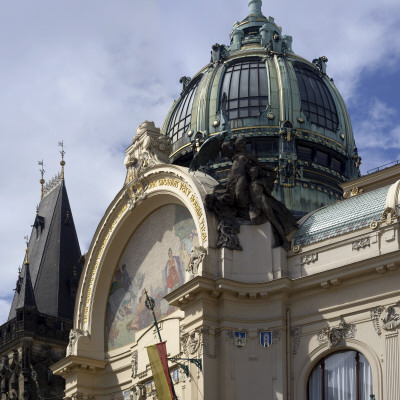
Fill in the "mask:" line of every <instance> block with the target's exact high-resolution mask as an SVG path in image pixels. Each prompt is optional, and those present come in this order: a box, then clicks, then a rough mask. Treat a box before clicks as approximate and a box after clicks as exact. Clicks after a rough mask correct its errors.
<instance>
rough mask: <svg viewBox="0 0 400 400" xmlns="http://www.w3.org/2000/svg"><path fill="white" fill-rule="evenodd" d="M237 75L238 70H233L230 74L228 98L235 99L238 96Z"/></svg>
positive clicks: (238, 74) (238, 73)
mask: <svg viewBox="0 0 400 400" xmlns="http://www.w3.org/2000/svg"><path fill="white" fill-rule="evenodd" d="M239 76H240V71H234V72H233V74H232V81H231V87H230V91H229V98H230V99H237V98H238V97H239Z"/></svg>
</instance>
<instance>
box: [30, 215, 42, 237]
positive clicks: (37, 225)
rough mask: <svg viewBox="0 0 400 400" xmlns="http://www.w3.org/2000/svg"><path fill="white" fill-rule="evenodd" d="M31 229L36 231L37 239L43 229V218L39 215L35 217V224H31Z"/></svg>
mask: <svg viewBox="0 0 400 400" xmlns="http://www.w3.org/2000/svg"><path fill="white" fill-rule="evenodd" d="M33 227H34V228H35V229H36V237H37V238H39V236H40V235H41V233H42V231H43V229H44V217H42V216H40V215H36V218H35V222H34V223H33Z"/></svg>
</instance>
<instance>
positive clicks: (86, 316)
mask: <svg viewBox="0 0 400 400" xmlns="http://www.w3.org/2000/svg"><path fill="white" fill-rule="evenodd" d="M127 208H128V205H127V204H125V205H124V206H123V207H122V209H121V211H120V212H119V213H118V215H117V217H116V218H115V220H114V221H113V223H112V224H111V227H110V229H109V230H108V232H107V235H106V237H105V238H104V240H103V244H102V245H101V247H100V250H99V252H98V254H97V258H96V263H95V264H94V267H93V270H92V275H91V277H90V281H89V288H88V291H87V296H86V306H85V313H84V317H83V322H84V323H86V322H87V320H88V314H89V303H90V299H91V294H92V289H93V282H94V280H95V278H96V273H97V269H98V268H99V265H100V260H101V258H102V256H103V253H104V249H105V247H106V245H107V243H108V241H109V239H110V237H111V235H112V233H113V232H114V230H115V227H116V226H117V224H118V222H119V221H120V219H121V218H122V216H123V214H124V213H125V211H126V210H127Z"/></svg>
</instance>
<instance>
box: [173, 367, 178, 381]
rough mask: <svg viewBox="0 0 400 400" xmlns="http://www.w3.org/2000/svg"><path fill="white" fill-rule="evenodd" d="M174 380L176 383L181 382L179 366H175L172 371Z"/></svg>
mask: <svg viewBox="0 0 400 400" xmlns="http://www.w3.org/2000/svg"><path fill="white" fill-rule="evenodd" d="M172 380H173V382H174V383H178V382H179V368H175V369H174V370H173V371H172Z"/></svg>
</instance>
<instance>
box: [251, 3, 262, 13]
mask: <svg viewBox="0 0 400 400" xmlns="http://www.w3.org/2000/svg"><path fill="white" fill-rule="evenodd" d="M261 6H262V1H261V0H249V15H262V12H261Z"/></svg>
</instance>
